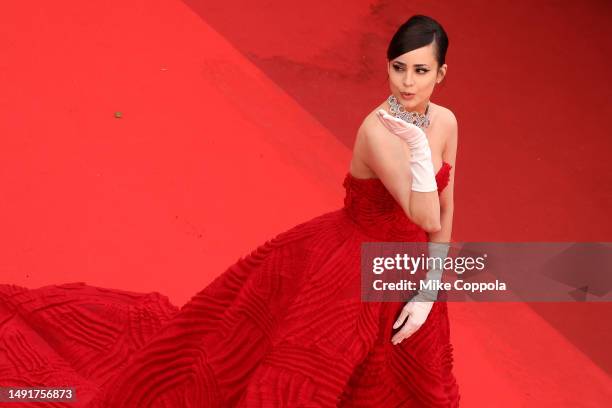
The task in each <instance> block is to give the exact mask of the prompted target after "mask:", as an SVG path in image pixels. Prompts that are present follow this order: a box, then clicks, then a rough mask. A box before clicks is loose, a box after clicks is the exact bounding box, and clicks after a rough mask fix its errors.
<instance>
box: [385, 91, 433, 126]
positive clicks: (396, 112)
mask: <svg viewBox="0 0 612 408" xmlns="http://www.w3.org/2000/svg"><path fill="white" fill-rule="evenodd" d="M387 102H389V105H390V106H391V114H392V115H393V116H395V117H396V118H399V119H402V120H404V121H406V122H408V123H412V124H413V125H416V126H418V127H420V128H421V129H423V130H425V128H426V127H428V126H429V103H427V107H426V108H425V113H419V112H408V111H407V110H406V109H405V108H404V107H403V106H402V105H400V104H399V103H398V102H397V98H396V97H395V96H393V95H389V97H388V98H387Z"/></svg>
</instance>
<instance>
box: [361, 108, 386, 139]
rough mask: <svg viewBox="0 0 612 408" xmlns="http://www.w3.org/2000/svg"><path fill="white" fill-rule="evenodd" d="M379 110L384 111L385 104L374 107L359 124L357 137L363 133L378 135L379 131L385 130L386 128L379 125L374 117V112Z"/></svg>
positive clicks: (378, 121)
mask: <svg viewBox="0 0 612 408" xmlns="http://www.w3.org/2000/svg"><path fill="white" fill-rule="evenodd" d="M379 109H385V102H383V103H381V104H380V105H378V106H376V107H375V108H374V109H372V110H371V111H370V112H369V113H368V114H367V115H366V116H365V117H364V118H363V121H362V122H361V126H359V131H358V136H359V135H360V134H364V133H365V134H372V133H378V132H380V131H384V130H386V128H385V127H384V126H383V125H382V123H380V120H379V119H378V117H376V111H378V110H379ZM385 110H386V109H385Z"/></svg>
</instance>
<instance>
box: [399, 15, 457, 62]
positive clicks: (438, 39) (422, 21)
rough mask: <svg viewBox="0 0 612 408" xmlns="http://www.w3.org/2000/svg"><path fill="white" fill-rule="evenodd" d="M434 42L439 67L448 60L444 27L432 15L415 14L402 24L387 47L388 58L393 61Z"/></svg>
mask: <svg viewBox="0 0 612 408" xmlns="http://www.w3.org/2000/svg"><path fill="white" fill-rule="evenodd" d="M432 42H434V52H435V57H436V61H438V67H440V66H442V65H443V64H444V61H445V60H446V50H447V49H448V37H447V36H446V31H444V28H442V26H441V25H440V23H438V22H437V21H436V20H434V19H433V18H431V17H427V16H423V15H420V14H417V15H414V16H412V17H410V18H409V19H408V21H406V22H405V23H404V24H402V25H401V26H400V27H399V28H398V29H397V31H396V32H395V34H394V35H393V38H391V42H390V43H389V48H387V60H389V61H391V60H392V59H394V58H397V57H399V56H400V55H402V54H405V53H407V52H410V51H412V50H415V49H417V48H421V47H425V46H427V45H429V44H431V43H432Z"/></svg>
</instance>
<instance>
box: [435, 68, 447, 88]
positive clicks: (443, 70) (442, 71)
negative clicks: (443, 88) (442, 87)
mask: <svg viewBox="0 0 612 408" xmlns="http://www.w3.org/2000/svg"><path fill="white" fill-rule="evenodd" d="M447 69H448V66H447V65H446V64H442V66H441V67H440V68H438V77H437V78H436V83H438V84H439V83H440V82H442V80H443V79H444V77H445V76H446V70H447Z"/></svg>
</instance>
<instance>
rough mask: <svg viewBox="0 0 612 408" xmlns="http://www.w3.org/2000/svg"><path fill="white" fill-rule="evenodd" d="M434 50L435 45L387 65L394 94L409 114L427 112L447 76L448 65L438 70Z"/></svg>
mask: <svg viewBox="0 0 612 408" xmlns="http://www.w3.org/2000/svg"><path fill="white" fill-rule="evenodd" d="M434 47H435V45H434V43H433V42H432V43H431V44H429V45H427V46H425V47H421V48H417V49H415V50H412V51H410V52H407V53H405V54H402V55H400V56H399V57H397V58H395V59H392V60H391V61H388V63H387V70H388V72H389V86H390V88H391V93H392V94H393V96H395V97H396V98H397V101H398V102H399V103H400V104H401V105H403V106H404V108H405V109H406V110H407V111H417V112H421V113H424V112H425V108H426V106H427V103H428V102H429V98H430V97H431V94H432V92H433V90H434V88H435V86H436V84H438V83H440V82H441V81H442V78H444V75H445V74H446V64H444V65H442V66H441V67H438V62H437V61H436V57H435V54H434V51H435V48H434Z"/></svg>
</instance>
